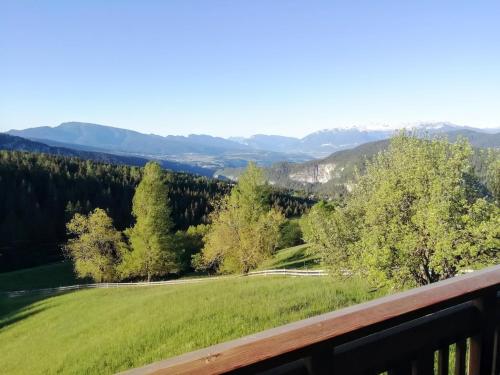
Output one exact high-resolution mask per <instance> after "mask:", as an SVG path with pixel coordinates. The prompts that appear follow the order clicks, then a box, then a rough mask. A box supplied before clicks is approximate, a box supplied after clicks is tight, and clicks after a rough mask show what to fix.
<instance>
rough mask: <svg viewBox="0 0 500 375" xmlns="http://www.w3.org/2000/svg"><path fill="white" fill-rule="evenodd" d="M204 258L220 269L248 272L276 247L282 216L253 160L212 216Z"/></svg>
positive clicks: (208, 263)
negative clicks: (273, 205)
mask: <svg viewBox="0 0 500 375" xmlns="http://www.w3.org/2000/svg"><path fill="white" fill-rule="evenodd" d="M211 219H212V224H211V226H210V229H209V231H208V233H207V234H206V236H205V238H204V243H205V246H204V248H203V259H204V263H205V264H206V265H209V266H211V267H212V268H216V269H217V270H218V271H219V272H248V271H250V270H251V269H253V268H255V267H256V266H257V265H259V264H260V263H261V262H262V261H263V260H264V259H266V258H267V257H268V256H270V255H271V254H272V252H273V251H274V250H275V249H276V246H277V245H278V243H279V239H280V225H281V224H282V223H283V220H284V218H283V215H282V214H281V212H279V211H278V210H276V209H274V208H271V207H270V204H269V189H268V186H267V185H266V184H265V179H264V174H263V171H262V170H261V169H259V168H258V167H257V166H256V165H255V164H253V163H250V164H249V165H248V167H247V169H246V170H245V172H244V173H243V174H242V175H241V176H240V178H239V180H238V184H237V185H236V186H235V187H234V188H233V190H232V191H231V194H230V195H229V196H227V197H225V198H224V199H223V200H222V202H221V204H220V206H219V207H218V208H217V209H216V210H215V212H214V213H213V214H212V215H211Z"/></svg>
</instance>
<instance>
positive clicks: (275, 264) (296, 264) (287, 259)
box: [259, 244, 321, 270]
mask: <svg viewBox="0 0 500 375" xmlns="http://www.w3.org/2000/svg"><path fill="white" fill-rule="evenodd" d="M308 248H309V245H307V244H306V245H299V246H294V247H289V248H287V249H283V250H279V251H278V252H276V254H274V256H273V257H272V258H270V259H268V260H266V261H265V262H264V263H262V264H261V265H260V266H259V269H261V270H267V269H278V268H279V269H281V268H296V269H315V268H316V269H317V268H321V264H320V263H319V258H318V257H317V256H315V255H311V254H309V253H308V252H307V249H308Z"/></svg>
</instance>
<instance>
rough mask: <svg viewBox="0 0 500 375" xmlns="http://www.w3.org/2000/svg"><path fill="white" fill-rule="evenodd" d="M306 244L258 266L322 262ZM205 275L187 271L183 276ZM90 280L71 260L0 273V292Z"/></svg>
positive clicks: (302, 266)
mask: <svg viewBox="0 0 500 375" xmlns="http://www.w3.org/2000/svg"><path fill="white" fill-rule="evenodd" d="M307 248H308V245H300V246H295V247H290V248H288V249H283V250H279V251H278V252H276V254H274V256H273V257H272V258H270V259H269V260H267V261H265V262H264V263H263V264H262V265H261V266H260V267H259V269H261V270H263V269H271V268H300V269H314V268H320V267H321V265H320V264H319V261H318V259H317V257H315V256H313V255H310V254H308V253H307ZM200 276H204V275H200V274H196V273H193V274H190V275H185V276H183V278H189V277H200ZM89 282H92V281H91V280H90V279H78V278H77V277H76V276H75V274H74V271H73V266H72V264H71V262H59V263H53V264H48V265H45V266H40V267H34V268H28V269H24V270H19V271H13V272H5V273H0V292H5V291H12V290H25V289H42V288H53V287H58V286H65V285H74V284H84V283H89Z"/></svg>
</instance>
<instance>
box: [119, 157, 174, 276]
mask: <svg viewBox="0 0 500 375" xmlns="http://www.w3.org/2000/svg"><path fill="white" fill-rule="evenodd" d="M132 205H133V206H132V214H133V216H134V218H135V220H136V222H135V225H134V226H133V227H132V228H129V229H127V231H126V234H127V237H128V238H129V240H130V244H131V248H132V249H131V251H130V252H129V253H127V254H125V256H124V259H123V264H122V265H121V271H122V274H123V275H124V276H126V277H128V276H139V277H146V278H147V280H148V281H150V280H151V278H152V277H153V276H156V275H162V274H167V273H170V272H176V271H178V264H177V256H176V253H175V249H174V246H173V240H172V233H171V232H172V230H173V227H174V224H173V222H172V219H171V214H172V212H171V209H170V201H169V198H168V186H167V181H166V175H165V172H164V171H163V170H162V169H161V167H160V165H159V164H158V163H155V162H149V163H147V164H146V166H145V167H144V174H143V177H142V180H141V182H140V183H139V185H138V186H137V189H136V191H135V195H134V199H133V202H132Z"/></svg>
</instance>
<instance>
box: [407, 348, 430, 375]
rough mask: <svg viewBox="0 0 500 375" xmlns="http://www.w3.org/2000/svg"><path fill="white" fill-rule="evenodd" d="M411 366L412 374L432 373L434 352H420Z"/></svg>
mask: <svg viewBox="0 0 500 375" xmlns="http://www.w3.org/2000/svg"><path fill="white" fill-rule="evenodd" d="M411 368H412V371H411V373H412V375H434V352H426V353H422V354H421V355H420V356H419V357H418V358H417V359H416V360H415V361H413V362H412V366H411Z"/></svg>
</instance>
